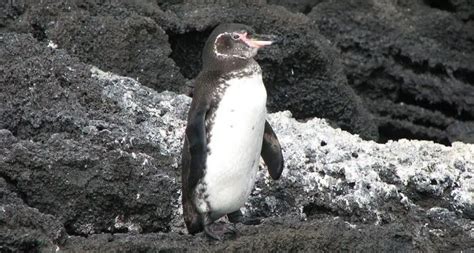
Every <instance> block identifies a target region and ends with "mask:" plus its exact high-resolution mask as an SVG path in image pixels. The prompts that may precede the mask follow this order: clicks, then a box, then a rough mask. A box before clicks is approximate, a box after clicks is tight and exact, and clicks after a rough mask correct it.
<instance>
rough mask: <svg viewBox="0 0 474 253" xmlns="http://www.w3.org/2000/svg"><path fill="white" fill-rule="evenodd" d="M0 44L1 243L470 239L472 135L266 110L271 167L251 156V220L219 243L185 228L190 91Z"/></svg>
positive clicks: (266, 245)
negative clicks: (401, 132) (350, 126)
mask: <svg viewBox="0 0 474 253" xmlns="http://www.w3.org/2000/svg"><path fill="white" fill-rule="evenodd" d="M0 46H1V47H0V48H2V50H1V51H0V56H1V57H0V59H9V62H8V63H6V62H2V66H4V68H2V70H1V77H2V78H1V80H3V83H2V87H3V89H2V93H1V99H2V101H4V102H5V103H4V106H3V107H2V111H1V114H0V115H1V117H2V119H4V120H2V122H3V123H2V126H1V128H2V130H1V131H0V137H1V138H0V141H1V142H0V157H1V160H0V176H1V178H2V180H1V181H0V183H1V184H0V186H1V187H2V188H1V193H2V195H1V199H2V205H1V207H0V211H1V212H0V213H1V215H0V224H2V230H1V231H0V233H1V234H0V235H1V236H0V238H1V245H2V247H3V248H2V250H5V251H16V250H25V251H27V250H37V249H42V250H44V251H56V250H57V249H60V250H63V251H103V250H106V249H107V250H120V251H137V250H178V251H181V250H196V249H197V250H244V249H252V250H263V249H264V250H283V251H286V250H310V249H321V250H336V249H348V250H354V249H355V250H363V251H365V250H371V251H374V250H376V251H380V250H386V251H390V250H397V251H405V250H427V251H429V250H438V249H442V250H459V249H465V250H467V249H473V247H474V245H472V233H473V229H474V223H473V222H472V219H473V217H474V212H473V209H474V208H473V205H474V200H473V196H472V192H473V191H474V189H473V188H474V186H473V185H474V182H473V177H472V175H473V169H474V163H473V162H472V161H473V160H474V159H473V158H474V157H473V156H474V146H473V145H469V144H462V143H454V144H453V146H452V147H446V146H443V145H440V144H434V143H432V142H425V141H407V140H402V141H398V142H389V143H387V144H377V143H375V142H372V141H364V140H362V139H361V138H359V137H358V136H355V135H352V134H350V133H348V132H345V131H342V130H340V129H334V128H332V127H331V126H330V125H328V123H327V122H326V121H325V120H321V119H317V118H315V119H312V120H309V121H308V122H306V123H302V122H298V121H296V120H295V119H294V118H292V117H291V114H290V112H281V113H275V114H272V115H270V116H269V119H270V121H271V123H272V125H273V127H274V129H275V131H276V132H277V133H278V135H279V137H280V141H281V143H282V145H283V147H284V156H285V159H286V169H285V171H284V173H283V176H282V179H281V180H279V181H271V180H270V179H269V177H268V175H267V172H266V171H265V169H264V168H261V170H260V172H259V174H258V182H257V185H256V188H255V191H254V192H253V194H252V197H251V199H250V200H249V202H248V205H247V206H246V207H245V208H244V209H243V210H244V211H245V214H246V215H248V216H253V217H263V218H265V219H264V222H263V224H261V225H258V226H242V225H240V226H239V228H240V230H241V235H239V236H237V237H236V238H228V240H226V241H224V242H219V243H216V242H209V241H208V240H207V239H206V238H204V237H203V235H202V234H199V235H197V236H189V235H186V233H185V230H184V226H183V222H182V218H181V214H180V212H181V211H180V202H179V195H180V192H179V186H180V182H179V169H178V162H179V157H180V148H181V140H182V136H183V132H184V126H185V117H186V112H187V109H188V107H189V104H190V101H191V99H190V98H189V97H187V96H185V95H177V94H175V93H172V92H165V93H157V92H156V91H154V90H152V89H150V88H147V87H145V86H143V85H141V84H140V83H138V82H137V81H135V80H134V79H131V78H128V77H120V76H117V75H114V74H110V73H106V72H103V71H101V70H99V69H97V68H96V67H93V66H90V65H86V64H83V63H81V62H80V60H79V59H78V58H76V57H71V56H69V55H68V54H67V53H66V51H64V50H62V49H54V48H52V47H51V45H50V46H49V47H48V44H47V43H46V42H38V41H37V40H36V39H34V38H33V37H32V36H31V35H27V34H26V35H18V34H14V33H5V34H2V36H1V39H0ZM18 52H23V53H22V54H19V53H18ZM26 55H27V57H26ZM45 59H47V60H45ZM374 238H375V239H376V240H375V241H374Z"/></svg>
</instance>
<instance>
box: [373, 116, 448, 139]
mask: <svg viewBox="0 0 474 253" xmlns="http://www.w3.org/2000/svg"><path fill="white" fill-rule="evenodd" d="M378 130H379V135H380V138H379V140H378V142H379V143H386V142H387V141H389V140H400V139H412V140H431V141H434V142H437V143H441V144H444V145H447V146H449V145H451V142H450V141H449V139H448V137H447V136H446V134H444V132H442V130H437V129H433V128H428V127H423V126H416V125H413V124H410V122H408V121H397V120H390V119H386V118H383V119H382V120H380V123H379V128H378Z"/></svg>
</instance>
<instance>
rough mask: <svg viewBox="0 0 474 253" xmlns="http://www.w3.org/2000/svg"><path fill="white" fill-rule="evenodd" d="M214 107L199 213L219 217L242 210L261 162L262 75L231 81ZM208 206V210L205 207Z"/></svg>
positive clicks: (263, 105)
mask: <svg viewBox="0 0 474 253" xmlns="http://www.w3.org/2000/svg"><path fill="white" fill-rule="evenodd" d="M226 84H227V85H228V87H227V88H226V89H225V92H224V94H223V96H222V98H221V100H220V102H219V104H218V106H217V110H216V111H215V116H214V119H213V125H212V127H211V130H210V133H209V134H210V138H209V143H208V147H209V153H208V157H207V167H206V171H205V175H204V178H203V182H204V183H205V189H206V190H205V193H206V194H207V198H206V201H207V203H206V204H204V203H199V204H198V208H199V209H201V211H209V210H207V209H209V208H210V209H211V210H212V213H211V215H212V216H214V217H215V218H218V217H220V216H222V215H224V214H227V213H230V212H233V211H236V210H238V209H239V208H240V207H242V206H243V205H244V204H245V202H246V201H247V198H248V197H249V195H250V193H251V191H252V189H253V186H254V183H255V176H256V173H257V169H258V164H259V162H260V152H261V149H262V140H263V132H264V128H265V118H266V100H267V93H266V90H265V86H264V85H263V82H262V76H261V74H255V75H252V76H249V77H242V78H236V79H231V80H229V81H227V83H226ZM206 205H207V207H206Z"/></svg>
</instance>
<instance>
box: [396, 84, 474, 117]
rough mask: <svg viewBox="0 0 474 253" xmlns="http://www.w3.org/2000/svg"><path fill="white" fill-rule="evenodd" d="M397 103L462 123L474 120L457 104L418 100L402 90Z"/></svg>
mask: <svg viewBox="0 0 474 253" xmlns="http://www.w3.org/2000/svg"><path fill="white" fill-rule="evenodd" d="M395 103H405V104H408V105H415V106H418V107H421V108H424V109H427V110H430V111H438V112H441V113H442V114H444V115H446V116H447V117H451V118H455V119H457V120H460V121H471V120H474V116H472V115H469V114H468V112H466V111H465V110H463V109H461V108H456V105H455V104H450V103H448V102H447V101H439V102H433V101H429V100H426V99H422V98H417V97H416V96H415V95H414V94H411V93H409V92H406V91H404V90H403V89H401V90H400V92H399V96H398V100H397V101H395Z"/></svg>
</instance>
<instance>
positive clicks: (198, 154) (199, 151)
mask: <svg viewBox="0 0 474 253" xmlns="http://www.w3.org/2000/svg"><path fill="white" fill-rule="evenodd" d="M209 107H210V103H209V102H208V101H207V100H206V99H202V100H196V99H193V102H192V104H191V108H190V110H189V114H188V125H187V126H186V141H187V148H188V152H189V161H188V164H189V165H188V166H189V168H188V169H189V174H188V178H187V184H188V187H189V189H192V190H194V188H195V187H196V185H197V183H198V181H199V180H200V179H201V178H202V177H203V174H204V169H205V167H206V158H207V138H206V123H205V122H206V114H207V112H208V110H209Z"/></svg>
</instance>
